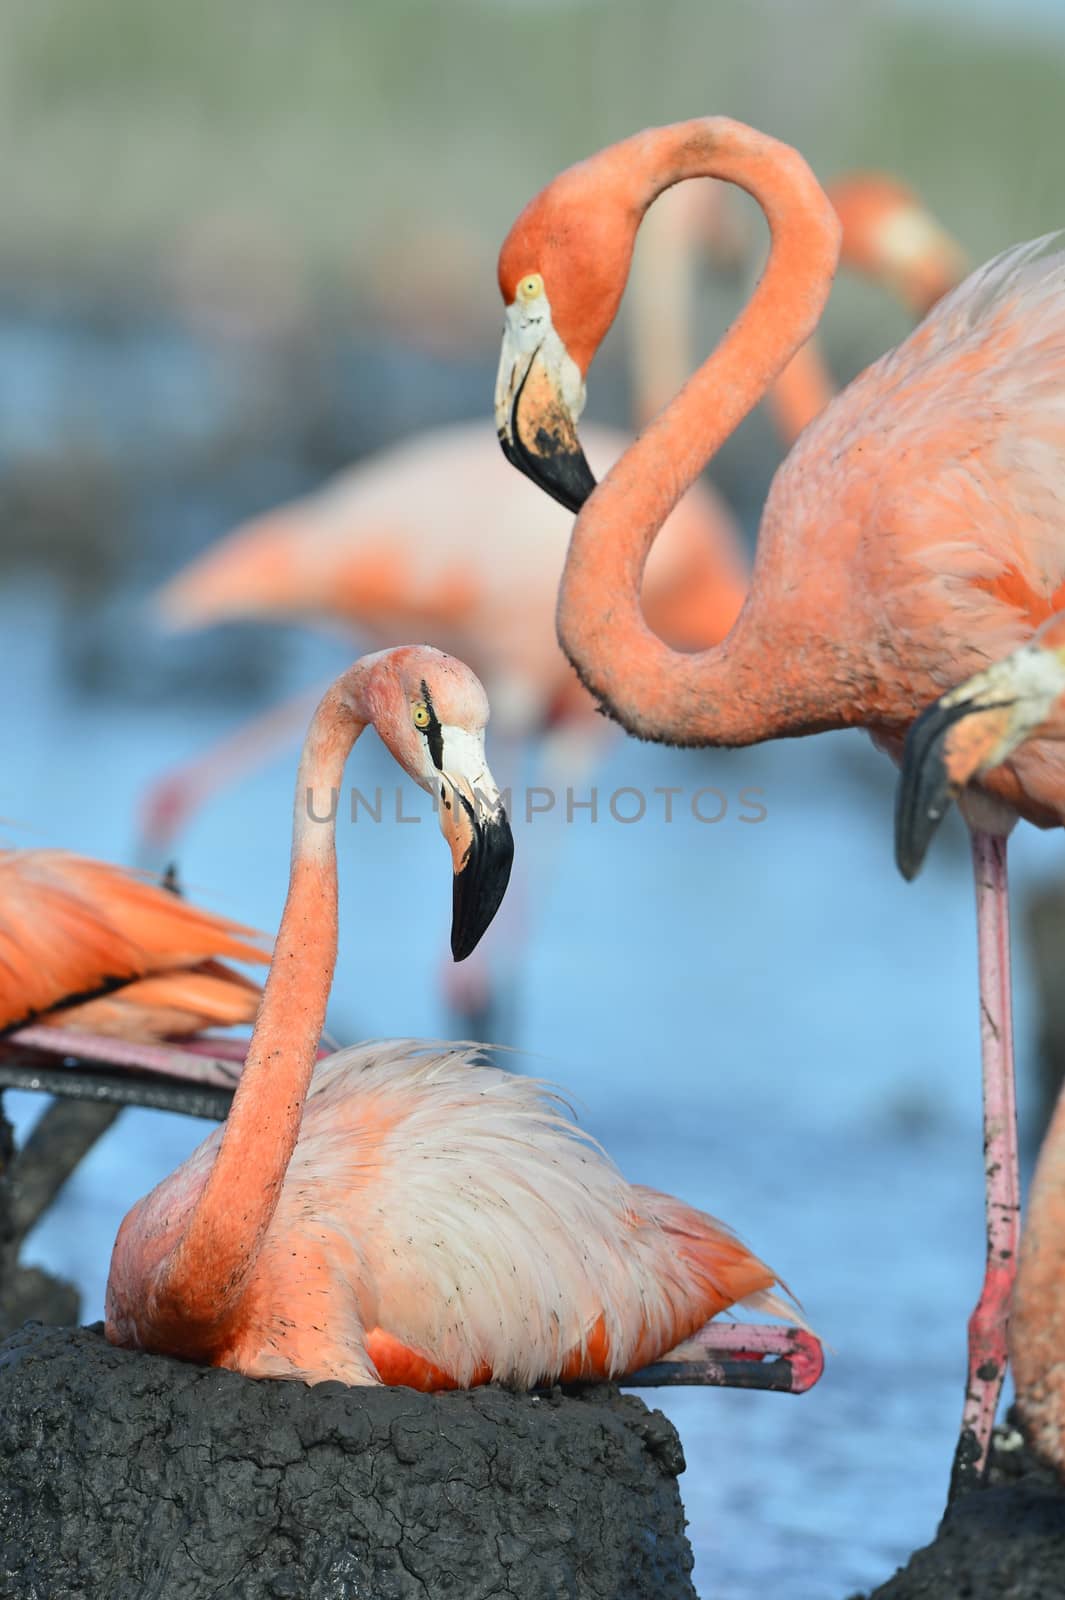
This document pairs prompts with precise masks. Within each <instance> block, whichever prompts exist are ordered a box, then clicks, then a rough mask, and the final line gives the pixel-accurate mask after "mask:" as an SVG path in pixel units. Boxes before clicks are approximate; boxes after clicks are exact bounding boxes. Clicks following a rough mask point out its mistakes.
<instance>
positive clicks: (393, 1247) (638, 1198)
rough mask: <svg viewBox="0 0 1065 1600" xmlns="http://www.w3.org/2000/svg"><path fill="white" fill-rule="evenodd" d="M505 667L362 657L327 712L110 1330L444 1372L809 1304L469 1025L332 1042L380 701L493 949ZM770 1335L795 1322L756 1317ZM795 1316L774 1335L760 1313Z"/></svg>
mask: <svg viewBox="0 0 1065 1600" xmlns="http://www.w3.org/2000/svg"><path fill="white" fill-rule="evenodd" d="M487 716H488V705H487V701H486V698H485V694H484V690H483V689H482V687H481V685H480V683H479V682H478V680H477V679H476V678H475V677H474V676H473V674H472V673H471V672H470V670H469V669H468V668H467V667H465V666H463V665H462V663H461V662H458V661H456V660H454V659H453V658H451V657H449V656H446V655H443V654H441V653H440V652H439V651H437V650H433V649H431V648H429V647H427V646H422V647H407V648H400V649H393V650H387V651H382V652H381V653H380V654H377V655H373V656H368V657H365V658H363V659H362V660H361V661H359V662H357V663H356V664H355V666H353V667H352V668H351V669H350V670H349V671H348V672H346V673H344V674H343V676H342V677H341V678H339V679H338V680H337V682H336V683H335V684H334V685H333V687H332V688H331V689H330V690H329V691H328V692H327V694H326V696H325V698H324V699H323V701H322V703H321V705H320V706H319V708H318V711H317V712H316V714H315V716H314V719H313V721H312V723H311V727H310V731H309V732H308V735H307V739H306V742H305V745H304V750H303V756H302V759H301V762H300V767H299V776H298V779H297V786H296V805H295V818H294V830H293V847H292V869H291V877H290V880H289V893H288V900H287V902H286V906H285V912H284V916H283V918H282V922H281V927H280V930H279V932H278V936H277V942H276V946H275V951H274V959H273V962H272V964H271V968H270V973H269V976H268V978H267V983H266V991H265V995H264V998H263V1003H262V1008H261V1010H260V1012H259V1016H258V1020H257V1022H256V1026H255V1032H254V1035H253V1037H252V1042H251V1047H250V1050H249V1052H248V1058H247V1063H246V1065H245V1068H244V1072H243V1074H242V1076H241V1079H240V1083H239V1085H238V1088H237V1091H236V1094H235V1096H234V1100H233V1106H232V1110H231V1112H230V1115H229V1119H228V1121H227V1123H226V1126H225V1128H224V1129H222V1130H218V1131H216V1132H215V1133H214V1134H212V1135H211V1136H210V1138H208V1139H207V1140H206V1142H205V1143H204V1144H203V1145H201V1146H200V1148H199V1149H198V1150H197V1151H195V1152H194V1154H193V1155H192V1156H191V1157H190V1158H189V1160H188V1161H186V1162H185V1163H184V1164H183V1165H182V1166H181V1167H179V1168H178V1170H177V1171H176V1172H175V1173H173V1174H172V1175H171V1176H170V1177H169V1178H167V1179H165V1180H164V1181H163V1183H161V1184H160V1185H159V1187H158V1188H157V1189H155V1190H154V1191H153V1192H152V1193H151V1194H150V1195H148V1196H147V1197H146V1198H145V1199H144V1200H142V1201H140V1202H139V1203H138V1204H137V1205H136V1206H135V1207H134V1209H133V1210H132V1211H131V1212H130V1214H129V1215H128V1216H127V1218H126V1219H125V1221H124V1222H123V1224H122V1226H121V1228H120V1230H119V1234H118V1239H117V1241H116V1244H115V1250H114V1255H113V1258H112V1262H111V1272H110V1277H109V1281H108V1290H107V1323H106V1330H107V1336H108V1338H109V1339H110V1340H111V1341H112V1343H115V1344H119V1345H123V1346H126V1347H128V1348H139V1349H147V1350H154V1351H158V1352H161V1353H165V1354H170V1355H177V1356H181V1357H184V1358H186V1359H189V1360H195V1361H200V1362H204V1363H208V1364H212V1365H215V1366H224V1367H230V1368H233V1369H235V1370H237V1371H239V1372H242V1373H245V1374H247V1375H248V1376H251V1377H287V1378H297V1379H303V1380H305V1381H307V1382H318V1381H321V1380H324V1379H339V1380H340V1381H341V1382H344V1383H349V1384H373V1383H403V1384H408V1385H410V1386H412V1387H415V1388H419V1389H440V1388H452V1387H456V1386H466V1385H470V1384H479V1383H486V1382H489V1381H492V1380H496V1381H500V1382H505V1383H508V1384H511V1385H515V1386H519V1387H528V1386H530V1385H533V1384H536V1383H538V1382H550V1381H554V1380H557V1379H578V1378H600V1377H608V1376H613V1375H616V1374H622V1373H626V1372H631V1371H632V1370H633V1369H634V1368H640V1367H643V1366H644V1365H645V1364H646V1363H648V1362H655V1361H656V1360H657V1358H658V1357H660V1356H662V1355H664V1354H665V1353H666V1352H668V1351H670V1349H671V1348H672V1347H673V1346H674V1345H676V1344H677V1343H678V1342H679V1341H682V1340H686V1339H688V1338H690V1337H691V1336H692V1335H694V1334H696V1333H697V1332H698V1330H699V1329H701V1328H702V1326H703V1324H704V1323H706V1321H707V1320H708V1319H709V1318H710V1317H712V1316H714V1315H716V1314H717V1313H718V1312H720V1311H723V1310H725V1309H727V1308H728V1307H729V1306H731V1305H733V1304H735V1303H743V1304H747V1305H755V1306H759V1307H761V1308H762V1309H764V1310H767V1311H770V1312H773V1313H776V1314H779V1315H782V1316H785V1317H789V1318H790V1319H791V1320H792V1321H793V1322H795V1321H800V1320H801V1319H799V1318H798V1317H797V1315H796V1313H795V1312H794V1311H791V1310H790V1309H789V1306H788V1303H787V1301H786V1300H785V1299H784V1298H782V1297H781V1296H780V1295H779V1294H778V1293H776V1292H775V1286H776V1278H775V1275H774V1274H773V1273H772V1272H771V1271H770V1270H769V1268H767V1267H766V1266H765V1265H764V1264H763V1263H762V1262H761V1261H759V1260H758V1259H757V1258H756V1257H754V1256H753V1255H752V1254H751V1253H750V1251H748V1250H747V1249H746V1248H745V1247H744V1246H743V1245H742V1244H740V1243H739V1241H738V1240H737V1239H736V1238H735V1237H734V1236H733V1235H732V1234H731V1233H730V1231H729V1230H728V1229H727V1228H725V1227H723V1226H722V1225H721V1224H720V1223H718V1222H715V1221H714V1220H713V1218H711V1217H709V1216H706V1215H704V1214H703V1213H701V1212H698V1211H694V1210H692V1209H691V1208H690V1207H688V1206H685V1205H684V1204H683V1203H682V1202H680V1201H679V1200H674V1199H672V1198H670V1197H669V1196H666V1195H661V1194H658V1193H656V1192H654V1191H653V1190H650V1189H645V1188H642V1187H638V1186H633V1185H630V1184H627V1183H626V1182H625V1180H624V1179H623V1178H622V1177H621V1176H620V1174H619V1173H618V1172H617V1171H616V1169H615V1168H614V1167H613V1166H612V1165H611V1164H610V1162H609V1161H608V1160H607V1158H606V1157H605V1156H604V1155H603V1153H602V1152H601V1151H600V1149H599V1147H598V1146H597V1145H596V1144H594V1142H593V1141H591V1140H590V1139H588V1138H587V1137H584V1136H582V1135H581V1134H580V1133H579V1132H578V1130H577V1129H576V1128H575V1127H574V1126H573V1124H572V1123H571V1122H570V1121H569V1120H568V1119H567V1118H566V1117H565V1116H564V1115H563V1113H562V1108H561V1106H560V1104H559V1102H558V1101H557V1100H556V1099H555V1098H554V1097H553V1096H552V1095H550V1094H549V1093H547V1092H545V1089H544V1087H543V1086H542V1085H539V1084H537V1083H534V1082H533V1081H532V1080H530V1079H526V1078H518V1077H514V1076H511V1075H510V1074H507V1073H503V1072H500V1071H498V1070H497V1069H495V1068H493V1067H490V1066H487V1065H484V1064H483V1063H482V1062H480V1061H479V1060H478V1058H477V1055H476V1052H475V1051H474V1050H472V1049H470V1048H466V1047H446V1046H434V1045H426V1044H418V1043H415V1042H412V1041H401V1042H391V1043H385V1044H373V1045H360V1046H356V1047H355V1048H353V1049H349V1050H342V1051H340V1052H339V1053H337V1054H335V1055H333V1056H330V1057H328V1058H327V1059H326V1060H324V1061H320V1062H317V1063H316V1052H317V1046H318V1040H319V1036H320V1033H321V1029H322V1024H323V1021H324V1017H325V1010H326V1003H327V1000H328V997H329V991H330V987H331V983H332V978H333V968H334V963H335V960H336V951H337V868H336V849H335V817H333V816H332V815H331V813H330V811H329V808H328V807H324V814H325V815H326V816H328V817H329V820H327V821H319V820H317V819H318V818H319V817H321V816H322V815H323V806H322V805H321V803H320V801H319V803H317V804H316V805H315V806H312V805H310V804H308V799H309V797H310V796H313V795H317V796H319V797H321V796H323V795H327V794H328V793H329V792H330V790H336V789H338V788H339V786H340V783H341V779H342V776H343V770H344V764H345V761H346V759H347V756H348V753H349V751H350V749H351V747H352V745H353V744H354V742H355V741H356V739H357V738H358V737H359V735H360V734H361V733H362V731H363V729H364V728H365V727H366V726H367V725H368V724H370V723H372V724H373V725H374V727H375V728H376V729H377V731H378V733H379V734H380V736H381V738H382V740H383V741H384V743H385V744H386V746H387V747H388V749H389V750H390V751H391V753H392V755H393V756H394V757H395V759H396V760H397V761H398V762H399V764H400V765H401V766H402V767H403V768H404V769H405V771H406V772H407V773H408V774H409V775H410V776H411V777H412V778H413V779H414V781H415V782H416V783H418V784H419V785H420V786H421V787H422V788H423V789H425V790H427V791H428V792H429V793H431V794H433V795H435V796H437V797H438V799H439V802H440V812H439V814H440V822H441V828H442V831H443V832H444V834H445V837H446V838H447V839H448V840H449V842H450V845H451V851H452V858H453V862H454V866H455V872H456V876H455V897H454V920H453V924H452V947H453V950H454V953H455V955H456V957H458V958H462V957H464V956H465V955H467V954H469V952H470V951H471V950H472V949H473V948H474V946H475V944H476V943H477V940H478V939H479V938H480V936H481V934H482V933H483V932H484V930H485V928H486V927H487V926H488V924H489V922H490V921H491V919H492V917H493V915H494V914H495V911H496V908H497V907H498V905H499V902H500V900H501V898H502V895H503V893H504V890H505V887H506V883H507V878H508V875H509V871H510V861H511V852H512V844H511V837H510V829H509V826H508V823H507V819H506V814H505V812H504V810H503V807H502V803H501V801H500V798H499V794H498V790H497V789H496V786H495V783H494V782H493V779H492V776H491V774H490V772H489V770H488V767H487V765H486V760H485V751H484V728H485V723H486V721H487ZM746 1332H747V1333H748V1334H749V1335H750V1337H751V1340H752V1341H753V1342H752V1344H751V1346H750V1348H751V1351H752V1353H758V1352H760V1351H761V1350H762V1349H765V1348H776V1346H775V1345H773V1344H772V1340H773V1339H774V1338H777V1339H778V1338H779V1332H780V1330H759V1329H757V1328H752V1329H748V1330H746ZM766 1338H768V1339H769V1340H770V1343H769V1344H764V1343H763V1344H760V1343H759V1340H760V1339H766Z"/></svg>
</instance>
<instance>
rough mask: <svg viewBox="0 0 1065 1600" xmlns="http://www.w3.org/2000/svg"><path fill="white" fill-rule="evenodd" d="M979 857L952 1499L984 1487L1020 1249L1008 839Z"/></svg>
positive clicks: (983, 839) (980, 846) (983, 846)
mask: <svg viewBox="0 0 1065 1600" xmlns="http://www.w3.org/2000/svg"><path fill="white" fill-rule="evenodd" d="M972 852H973V875H974V878H975V882H976V925H977V942H978V949H979V957H980V1045H981V1054H982V1058H983V1078H984V1173H985V1179H986V1185H987V1191H986V1209H987V1268H986V1272H985V1274H984V1286H983V1288H982V1290H981V1291H980V1299H979V1300H978V1301H977V1304H976V1309H975V1311H974V1312H973V1314H972V1316H971V1317H970V1318H969V1376H968V1383H967V1385H966V1390H965V1409H964V1411H963V1413H962V1423H961V1437H960V1438H959V1440H958V1447H957V1450H956V1451H955V1454H954V1467H953V1470H952V1472H951V1477H950V1495H949V1500H950V1501H952V1500H954V1499H956V1498H957V1496H958V1495H960V1494H962V1493H963V1492H964V1491H965V1490H967V1489H971V1488H975V1487H976V1486H977V1485H979V1484H980V1483H981V1482H982V1481H983V1478H984V1475H985V1473H986V1471H987V1459H988V1452H989V1450H990V1446H991V1430H992V1428H993V1427H994V1423H995V1410H996V1408H997V1406H998V1399H999V1395H1000V1394H1001V1392H1002V1383H1003V1380H1004V1378H1005V1376H1006V1326H1007V1321H1008V1318H1009V1307H1010V1297H1011V1295H1012V1293H1013V1280H1014V1278H1015V1277H1016V1274H1017V1249H1018V1245H1019V1243H1020V1183H1019V1177H1018V1170H1017V1168H1018V1162H1017V1107H1016V1100H1015V1097H1014V1081H1013V1020H1012V1007H1011V999H1010V917H1009V899H1008V884H1007V878H1006V840H1005V838H1004V837H1001V836H1000V835H997V834H991V833H983V832H979V831H978V830H976V829H975V828H974V829H973V833H972ZM948 1503H949V1502H948Z"/></svg>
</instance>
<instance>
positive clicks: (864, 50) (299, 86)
mask: <svg viewBox="0 0 1065 1600" xmlns="http://www.w3.org/2000/svg"><path fill="white" fill-rule="evenodd" d="M1003 5H1004V8H1005V0H1003ZM1063 104H1065V55H1063V50H1062V48H1060V42H1059V47H1058V48H1056V49H1054V48H1049V47H1046V48H1044V47H1041V44H1040V41H1039V40H1038V38H1037V37H1035V36H1033V35H1032V34H1031V33H1029V34H1027V35H1026V36H1024V37H1021V36H1018V37H1016V38H1014V37H1011V36H1010V35H1009V34H1007V33H1004V32H1003V31H1002V30H1001V29H999V30H996V31H995V32H993V33H987V32H980V31H979V30H978V29H977V28H976V27H975V25H973V24H972V23H970V22H966V21H965V20H963V19H962V18H960V17H959V18H957V19H954V18H950V17H943V18H940V19H938V20H934V21H933V20H929V19H927V18H922V17H921V15H920V13H919V12H917V11H916V10H912V9H908V8H907V9H900V8H899V7H898V6H891V5H889V4H888V3H887V0H882V3H880V4H876V3H872V0H793V3H789V0H653V3H652V0H642V3H633V0H620V3H619V0H572V3H568V4H564V3H558V0H554V3H552V0H538V3H524V0H181V3H173V0H168V3H163V0H6V4H5V5H4V6H3V8H0V117H2V118H3V123H4V126H3V145H4V150H5V156H6V159H5V161H4V169H3V171H4V176H3V181H2V186H0V196H2V204H3V216H4V227H3V231H2V238H0V271H3V272H5V273H7V274H10V272H12V271H16V272H18V271H24V270H25V269H26V268H28V267H32V268H33V269H35V270H41V269H47V270H49V271H51V272H60V273H62V272H71V273H76V272H78V271H81V272H84V273H88V274H97V273H102V272H106V271H108V270H110V269H111V267H112V266H113V264H114V263H115V261H116V259H117V260H121V261H122V262H123V263H124V264H125V265H126V266H128V267H129V268H130V269H132V270H133V271H135V272H136V271H141V270H143V269H148V270H152V269H154V268H155V267H156V266H157V265H158V263H159V262H160V261H164V260H165V258H166V256H167V253H168V251H169V250H170V249H171V248H172V247H173V246H174V244H175V242H178V243H180V241H181V240H182V238H183V237H184V235H185V233H186V231H187V230H189V229H190V228H192V229H194V228H195V227H197V226H198V225H199V224H200V223H201V222H202V221H203V219H212V218H213V219H217V218H219V217H235V218H237V219H239V220H241V221H242V222H243V223H245V224H247V225H248V226H249V227H253V228H255V229H257V230H258V235H259V237H262V238H270V239H275V240H276V241H277V242H278V246H279V248H282V247H283V248H284V249H285V250H287V251H288V252H290V254H291V256H292V258H293V259H294V261H295V262H297V263H298V265H299V268H300V270H301V271H303V272H306V273H308V274H310V276H311V277H312V279H315V280H320V279H321V278H322V277H323V276H324V277H325V278H326V279H332V280H333V281H334V282H336V281H340V282H345V283H347V282H350V281H352V280H354V281H358V279H359V278H360V276H366V275H367V274H371V273H372V272H373V270H374V269H375V262H376V264H377V267H378V269H379V266H380V259H381V258H382V254H383V255H384V257H385V258H387V256H388V253H389V251H391V250H395V251H397V252H399V253H402V252H403V251H405V250H417V248H418V242H419V239H420V238H422V237H428V238H429V239H430V240H432V238H433V235H434V230H439V229H447V230H453V232H454V233H455V234H456V235H461V236H463V237H466V238H469V239H470V240H471V241H472V255H471V258H473V259H476V260H478V261H480V260H482V259H484V260H485V261H486V262H490V260H491V256H492V253H493V251H494V247H495V245H496V243H497V242H498V240H499V238H500V237H501V235H502V233H503V232H504V230H505V228H506V226H507V225H508V223H509V221H510V220H511V218H512V216H513V215H514V213H515V212H516V211H517V209H518V208H519V207H520V206H521V204H522V203H523V202H524V201H525V200H526V199H527V198H528V197H529V196H530V195H531V194H532V193H533V192H534V191H535V190H536V189H537V188H538V187H539V186H540V185H541V184H542V183H543V182H545V181H546V180H547V179H548V178H549V177H550V176H551V175H552V174H553V173H554V172H555V171H556V170H557V169H558V168H559V167H560V166H563V165H566V164H567V163H569V162H570V161H572V160H574V159H576V158H578V157H579V156H581V155H583V154H586V153H588V152H589V151H591V150H593V149H595V148H597V147H598V146H599V145H601V144H603V143H605V142H608V141H609V140H612V139H614V138H617V137H620V136H621V135H624V134H626V133H629V132H631V131H633V130H634V129H635V128H637V127H639V126H642V125H646V124H648V123H653V122H662V121H671V120H676V119H679V118H682V117H687V116H691V115H695V114H698V113H703V112H723V111H724V112H728V113H730V114H732V115H734V116H738V117H741V118H744V119H745V120H748V121H752V122H755V123H757V124H758V125H760V126H762V127H765V128H766V129H768V130H769V131H771V132H773V133H775V134H778V135H780V136H782V137H783V138H786V139H788V140H790V141H792V142H794V143H796V144H798V145H799V147H800V148H801V149H802V150H803V151H804V153H805V154H806V155H807V156H808V158H809V159H810V160H811V161H812V163H813V165H814V167H815V169H816V170H817V171H819V172H820V173H822V174H823V175H825V176H826V177H827V176H830V175H831V174H832V173H834V172H838V171H840V170H842V169H844V168H847V167H851V166H854V165H856V164H872V165H876V166H883V167H888V168H892V169H896V170H898V171H899V172H900V174H902V175H903V176H905V177H907V178H908V179H909V180H910V181H911V182H913V183H915V184H916V185H917V186H918V187H919V188H920V189H921V190H922V191H923V193H924V194H925V197H926V199H927V200H928V202H929V203H930V205H931V206H932V207H933V209H934V210H936V211H937V212H938V213H939V214H940V215H941V216H942V218H943V220H944V221H945V222H946V223H947V225H948V226H950V227H951V228H952V229H953V230H954V231H955V232H956V233H957V234H958V235H959V237H960V238H961V239H962V240H963V241H964V242H965V244H966V245H967V247H968V248H969V249H970V250H971V251H972V253H973V255H974V256H975V257H977V258H979V257H980V256H982V255H985V254H988V253H990V252H992V251H994V250H996V249H998V248H1000V247H1002V246H1004V245H1006V244H1008V243H1010V242H1011V241H1013V240H1014V239H1016V238H1019V237H1023V236H1025V235H1030V234H1033V233H1037V232H1041V231H1044V230H1046V229H1048V228H1051V227H1053V226H1054V225H1055V224H1056V223H1058V222H1059V221H1061V220H1062V219H1063V218H1065V168H1063V165H1062V163H1061V161H1060V159H1059V146H1060V128H1061V106H1062V105H1063ZM487 270H488V269H487V268H486V271H487Z"/></svg>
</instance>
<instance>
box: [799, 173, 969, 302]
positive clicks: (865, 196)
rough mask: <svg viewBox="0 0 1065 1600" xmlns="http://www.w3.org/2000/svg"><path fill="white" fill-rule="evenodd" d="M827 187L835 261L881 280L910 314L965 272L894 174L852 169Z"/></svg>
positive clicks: (960, 258)
mask: <svg viewBox="0 0 1065 1600" xmlns="http://www.w3.org/2000/svg"><path fill="white" fill-rule="evenodd" d="M827 193H828V197H829V199H830V200H831V201H832V204H833V206H834V207H835V210H836V214H837V216H838V217H839V220H840V222H841V223H842V225H843V247H842V253H841V256H840V259H841V261H843V262H844V263H845V264H846V265H847V266H850V267H853V268H855V269H856V270H857V271H859V272H863V273H866V274H867V275H868V276H869V277H870V278H873V279H874V280H876V281H877V282H879V283H882V284H884V285H885V286H886V287H887V288H888V289H890V290H891V291H892V292H893V293H894V294H896V295H898V297H899V299H900V300H901V301H902V302H903V304H904V305H905V306H906V307H907V308H908V309H909V310H910V311H912V312H913V313H914V314H915V315H916V316H919V317H923V316H925V315H926V314H927V312H929V311H930V310H931V309H932V307H933V306H934V305H935V303H936V301H937V300H939V299H941V298H942V296H943V295H944V294H946V293H947V292H948V291H949V290H950V289H953V288H955V287H956V286H957V285H958V284H959V283H960V282H961V280H962V278H963V277H964V276H965V273H966V271H967V270H968V266H967V262H966V259H965V254H964V252H963V250H962V248H961V246H960V245H959V244H958V243H957V241H956V240H955V239H952V238H951V236H950V234H949V233H948V232H947V231H946V229H945V228H943V227H941V226H940V224H939V223H938V222H937V221H936V219H935V217H933V216H932V214H931V212H930V211H929V210H928V209H927V207H926V206H925V205H924V203H923V202H922V201H921V199H920V197H919V196H918V195H916V194H915V193H914V191H913V190H912V189H911V188H910V187H909V186H908V185H907V184H905V183H901V182H900V181H899V179H897V178H892V177H890V176H888V175H887V174H886V173H882V172H854V173H849V174H848V175H847V176H846V177H842V178H837V179H836V180H835V181H834V182H833V183H831V184H830V185H829V187H828V191H827Z"/></svg>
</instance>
